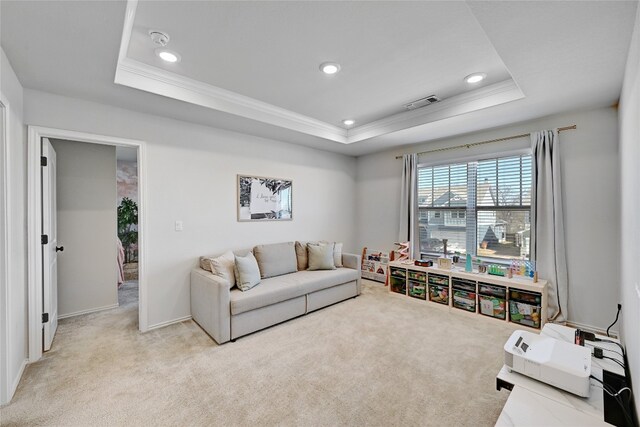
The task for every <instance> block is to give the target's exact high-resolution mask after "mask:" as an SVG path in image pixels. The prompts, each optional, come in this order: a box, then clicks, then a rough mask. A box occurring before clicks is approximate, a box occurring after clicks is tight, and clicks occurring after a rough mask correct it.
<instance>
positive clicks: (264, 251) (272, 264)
mask: <svg viewBox="0 0 640 427" xmlns="http://www.w3.org/2000/svg"><path fill="white" fill-rule="evenodd" d="M253 255H254V256H255V257H256V261H258V268H260V276H261V277H262V278H263V279H266V278H268V277H275V276H281V275H283V274H289V273H295V272H296V271H297V269H298V263H297V260H296V250H295V245H294V243H293V242H286V243H274V244H270V245H258V246H256V247H255V248H253Z"/></svg>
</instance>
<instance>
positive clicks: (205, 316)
mask: <svg viewBox="0 0 640 427" xmlns="http://www.w3.org/2000/svg"><path fill="white" fill-rule="evenodd" d="M230 288H231V283H229V281H227V280H224V279H222V278H220V277H218V276H216V275H214V274H211V273H210V272H208V271H206V270H203V269H201V268H194V269H193V270H191V317H193V320H195V321H196V323H197V324H198V325H200V327H202V329H204V330H205V331H206V332H207V333H208V334H209V335H210V336H211V337H212V338H213V339H214V340H215V341H216V342H217V343H218V344H222V343H225V342H227V341H229V340H230V339H231V308H230V297H231V289H230Z"/></svg>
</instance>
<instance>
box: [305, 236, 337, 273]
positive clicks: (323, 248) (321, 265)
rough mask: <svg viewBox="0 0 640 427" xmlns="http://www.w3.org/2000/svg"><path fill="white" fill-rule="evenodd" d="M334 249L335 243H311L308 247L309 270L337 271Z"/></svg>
mask: <svg viewBox="0 0 640 427" xmlns="http://www.w3.org/2000/svg"><path fill="white" fill-rule="evenodd" d="M333 247H334V244H333V243H318V244H312V243H309V244H308V245H307V251H308V254H309V270H335V269H336V266H335V264H334V262H333Z"/></svg>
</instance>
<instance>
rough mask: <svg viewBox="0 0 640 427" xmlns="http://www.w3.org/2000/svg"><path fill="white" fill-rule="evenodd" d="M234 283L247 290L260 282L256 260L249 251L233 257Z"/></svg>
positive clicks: (242, 289)
mask: <svg viewBox="0 0 640 427" xmlns="http://www.w3.org/2000/svg"><path fill="white" fill-rule="evenodd" d="M235 274H236V285H237V286H238V288H239V289H240V290H241V291H248V290H249V289H251V288H253V287H254V286H255V285H257V284H258V283H260V269H259V268H258V262H257V261H256V258H255V257H254V256H253V254H252V253H251V252H249V253H248V254H247V255H245V256H236V257H235Z"/></svg>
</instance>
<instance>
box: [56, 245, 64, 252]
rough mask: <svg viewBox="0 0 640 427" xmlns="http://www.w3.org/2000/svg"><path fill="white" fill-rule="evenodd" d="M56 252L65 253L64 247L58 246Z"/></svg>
mask: <svg viewBox="0 0 640 427" xmlns="http://www.w3.org/2000/svg"><path fill="white" fill-rule="evenodd" d="M56 252H64V246H56Z"/></svg>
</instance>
